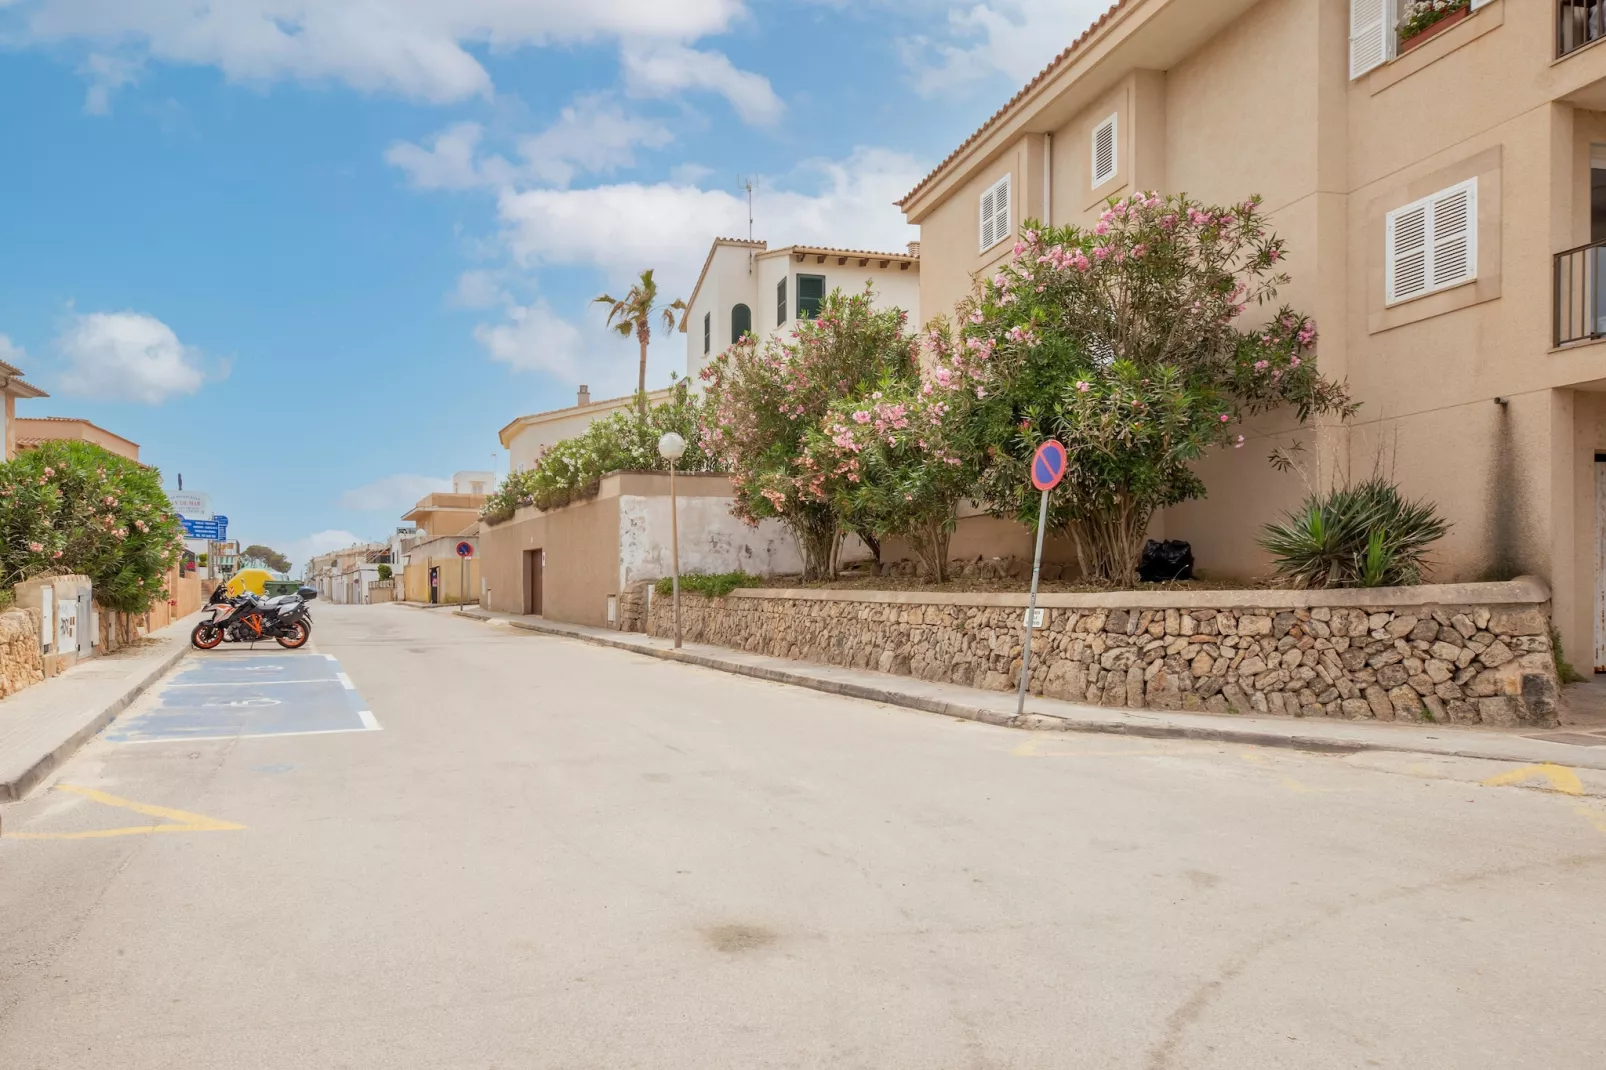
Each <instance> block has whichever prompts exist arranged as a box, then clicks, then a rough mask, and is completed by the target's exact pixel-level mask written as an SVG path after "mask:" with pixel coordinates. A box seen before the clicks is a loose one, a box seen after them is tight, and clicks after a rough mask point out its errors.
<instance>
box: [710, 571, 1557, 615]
mask: <svg viewBox="0 0 1606 1070" xmlns="http://www.w3.org/2000/svg"><path fill="white" fill-rule="evenodd" d="M729 597H732V598H771V599H795V600H798V601H809V602H870V603H878V604H891V605H920V606H929V605H944V606H985V607H997V606H1002V607H1017V606H1018V607H1024V606H1025V605H1026V604H1027V601H1028V600H1029V597H1030V596H1029V593H1028V592H1025V591H1019V592H1015V591H1011V592H1008V593H997V594H994V593H983V592H961V591H948V592H944V591H929V592H928V591H918V590H916V591H877V590H869V589H859V588H848V589H841V588H830V589H827V588H815V587H794V588H777V587H739V588H737V589H736V590H734V591H732V592H731V593H730V595H729ZM1549 601H1550V588H1549V587H1548V586H1546V584H1545V581H1544V580H1542V579H1540V578H1539V577H1537V576H1518V577H1517V578H1516V579H1514V580H1506V581H1503V582H1499V583H1424V584H1422V585H1420V586H1417V587H1370V588H1366V587H1359V588H1358V587H1345V588H1337V589H1333V590H1303V589H1297V588H1281V587H1277V588H1255V589H1244V590H1233V589H1222V590H1202V589H1192V588H1175V587H1151V586H1144V587H1138V588H1133V589H1130V590H1124V591H1098V592H1089V593H1081V594H1065V593H1056V594H1049V593H1040V594H1038V596H1037V604H1038V605H1039V606H1042V607H1044V608H1045V609H1140V610H1141V609H1179V610H1181V609H1266V610H1286V609H1315V608H1317V607H1319V606H1331V607H1334V608H1339V607H1343V608H1353V609H1366V610H1371V609H1377V610H1383V609H1389V608H1394V607H1398V606H1469V605H1485V606H1492V605H1537V604H1543V603H1545V602H1549Z"/></svg>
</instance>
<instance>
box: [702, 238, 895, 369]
mask: <svg viewBox="0 0 1606 1070" xmlns="http://www.w3.org/2000/svg"><path fill="white" fill-rule="evenodd" d="M866 284H869V286H870V288H871V289H872V290H874V291H875V305H876V307H877V308H901V309H903V310H904V311H905V312H907V313H908V314H909V330H911V331H914V330H916V329H918V328H919V327H920V322H921V321H920V243H919V242H913V243H911V244H910V246H909V248H908V250H907V251H905V252H902V253H876V252H868V251H865V250H861V249H831V248H825V247H821V246H814V245H788V246H785V247H783V248H780V249H771V248H769V244H768V243H767V242H761V241H743V240H741V239H738V238H716V239H715V240H714V244H713V247H712V248H710V249H709V250H708V258H707V259H706V260H705V261H703V271H702V274H701V275H699V276H698V278H697V285H696V287H695V288H694V289H693V290H692V292H691V300H690V301H689V302H687V309H686V315H685V318H684V319H683V320H682V321H681V327H682V329H683V330H684V331H685V332H686V375H687V377H688V378H690V379H691V382H692V388H693V389H697V387H698V385H699V383H700V381H701V380H700V379H699V373H700V372H701V371H702V370H703V367H704V366H705V365H706V364H708V362H709V361H711V360H713V359H714V357H716V356H718V355H719V354H720V353H722V352H724V351H725V349H726V348H728V347H729V346H730V345H732V344H733V343H735V342H736V341H737V340H739V339H740V338H741V337H742V336H743V335H744V334H752V335H754V336H755V337H756V338H758V339H760V340H763V339H766V338H768V337H770V336H771V335H773V334H777V333H780V332H782V331H785V330H788V329H790V328H792V327H795V326H796V325H797V322H798V320H800V319H810V318H812V317H813V316H814V313H815V311H816V310H817V309H818V308H819V307H820V302H822V301H824V300H825V296H826V295H827V294H829V293H830V292H831V291H832V290H842V291H843V292H844V293H859V292H861V291H862V290H863V289H864V287H865V285H866Z"/></svg>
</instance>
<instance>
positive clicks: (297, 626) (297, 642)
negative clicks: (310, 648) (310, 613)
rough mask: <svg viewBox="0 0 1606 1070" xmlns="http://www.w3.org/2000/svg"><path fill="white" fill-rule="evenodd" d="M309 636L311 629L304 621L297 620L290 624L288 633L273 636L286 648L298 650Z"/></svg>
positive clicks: (310, 635) (305, 643)
mask: <svg viewBox="0 0 1606 1070" xmlns="http://www.w3.org/2000/svg"><path fill="white" fill-rule="evenodd" d="M311 637H312V629H310V628H308V627H307V624H306V622H305V621H299V620H298V621H296V622H295V623H294V624H292V625H290V633H289V634H288V635H280V636H275V637H274V638H275V639H276V640H277V641H278V643H279V645H280V646H282V647H284V648H285V649H286V650H299V649H301V648H302V647H304V646H306V645H307V640H308V639H310V638H311Z"/></svg>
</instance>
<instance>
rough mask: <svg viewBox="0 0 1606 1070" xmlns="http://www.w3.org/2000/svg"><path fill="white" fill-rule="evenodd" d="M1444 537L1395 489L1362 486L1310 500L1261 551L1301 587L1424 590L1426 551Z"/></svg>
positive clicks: (1264, 537) (1432, 515)
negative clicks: (1417, 585) (1275, 560)
mask: <svg viewBox="0 0 1606 1070" xmlns="http://www.w3.org/2000/svg"><path fill="white" fill-rule="evenodd" d="M1448 530H1449V524H1447V523H1446V522H1445V521H1444V520H1443V518H1441V517H1440V516H1439V514H1438V510H1437V508H1436V507H1435V506H1434V505H1433V504H1432V503H1431V502H1425V501H1417V502H1413V501H1409V500H1407V499H1406V498H1405V497H1404V496H1403V495H1402V494H1401V493H1400V489H1399V488H1398V487H1396V486H1395V485H1394V484H1393V483H1391V482H1389V481H1388V480H1386V479H1384V478H1382V477H1381V476H1373V477H1372V478H1371V479H1368V480H1366V481H1365V482H1364V483H1358V484H1355V485H1353V486H1346V487H1339V488H1337V489H1334V490H1332V491H1329V492H1328V493H1326V494H1321V495H1311V496H1310V497H1309V498H1306V499H1305V502H1304V504H1303V505H1301V506H1300V508H1299V509H1297V510H1295V511H1294V512H1291V513H1288V514H1286V515H1285V516H1284V518H1283V520H1282V521H1281V522H1280V523H1275V524H1268V525H1266V527H1265V528H1264V529H1263V530H1262V532H1261V535H1260V539H1259V542H1260V545H1261V546H1262V547H1264V548H1265V549H1266V550H1267V551H1269V552H1270V553H1271V555H1272V556H1273V557H1275V558H1276V559H1277V571H1278V573H1280V574H1281V575H1283V576H1286V577H1288V578H1289V579H1290V580H1292V581H1293V583H1294V584H1295V585H1296V586H1299V587H1410V586H1414V585H1415V584H1418V583H1421V582H1422V575H1423V573H1424V571H1425V570H1426V568H1427V553H1428V547H1430V546H1431V545H1432V544H1433V543H1434V542H1436V541H1438V540H1439V539H1441V538H1443V537H1444V533H1445V532H1446V531H1448Z"/></svg>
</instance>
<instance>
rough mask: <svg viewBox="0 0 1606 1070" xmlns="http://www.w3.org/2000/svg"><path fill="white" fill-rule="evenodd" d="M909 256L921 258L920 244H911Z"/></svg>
mask: <svg viewBox="0 0 1606 1070" xmlns="http://www.w3.org/2000/svg"><path fill="white" fill-rule="evenodd" d="M909 255H910V256H919V255H920V243H919V242H917V241H912V242H910V243H909Z"/></svg>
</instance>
